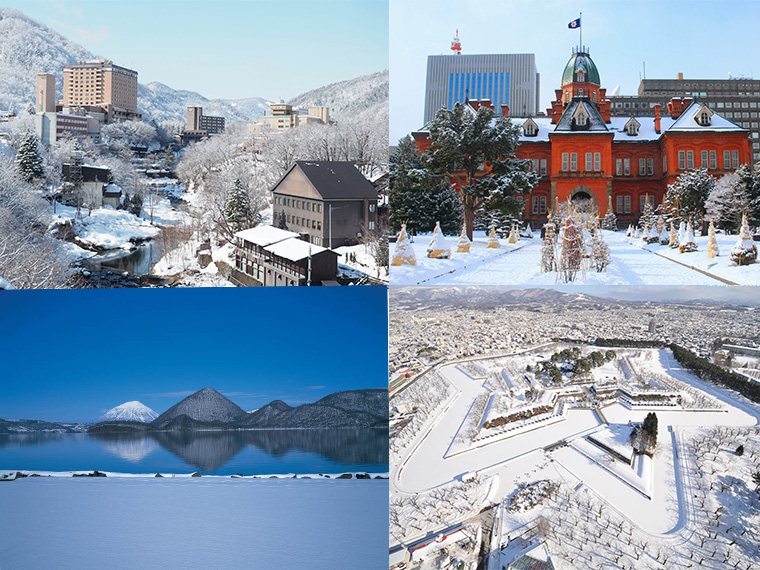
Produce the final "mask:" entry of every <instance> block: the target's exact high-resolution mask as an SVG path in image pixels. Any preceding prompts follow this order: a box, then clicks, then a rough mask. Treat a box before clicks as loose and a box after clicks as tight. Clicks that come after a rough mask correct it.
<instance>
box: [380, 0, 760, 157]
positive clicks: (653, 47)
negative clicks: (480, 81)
mask: <svg viewBox="0 0 760 570" xmlns="http://www.w3.org/2000/svg"><path fill="white" fill-rule="evenodd" d="M537 6H538V3H537V2H518V1H514V0H513V1H509V2H501V3H485V2H482V1H479V0H478V1H476V0H469V1H466V2H451V1H450V0H447V1H445V2H436V3H432V2H430V1H420V2H416V3H413V4H412V3H403V2H401V1H400V0H390V36H391V37H390V67H391V75H392V81H391V89H390V101H391V103H390V110H391V125H390V135H389V138H390V140H389V142H390V144H392V145H395V144H397V143H398V140H399V138H401V137H403V136H404V135H406V134H409V133H410V132H411V131H413V130H415V129H419V128H421V127H422V126H423V124H422V123H423V110H424V94H425V74H426V65H427V57H428V56H429V55H439V54H451V53H453V52H452V51H451V50H450V49H449V47H450V42H451V40H452V38H453V36H454V34H455V33H456V31H457V29H458V31H459V37H460V39H461V43H462V53H463V54H491V53H534V54H535V55H536V66H537V68H538V72H539V73H540V75H541V78H540V98H539V99H540V105H539V110H540V111H542V112H543V111H545V109H546V108H547V107H548V106H549V103H550V101H551V100H552V99H553V98H554V90H555V89H558V88H559V87H560V78H561V75H562V70H563V69H564V67H565V64H566V63H567V61H568V60H569V59H570V56H571V54H572V48H573V47H575V46H577V45H578V43H579V40H580V37H579V36H580V32H579V31H578V30H574V29H569V28H568V24H569V23H570V22H571V21H573V20H575V19H577V18H578V17H579V13H580V12H582V13H583V16H582V22H581V30H582V33H583V44H584V45H585V46H588V48H589V51H590V55H591V58H592V59H593V60H594V62H595V63H596V65H597V67H598V69H599V74H600V76H601V81H602V87H605V88H607V92H608V94H611V93H612V91H613V90H614V89H615V87H617V86H620V94H621V95H635V94H636V93H637V91H638V85H639V81H640V79H641V78H642V77H643V72H644V69H643V68H644V64H646V77H647V78H660V79H667V78H671V77H672V78H675V77H676V75H677V74H678V73H679V72H682V73H684V77H685V78H687V79H689V78H693V79H723V78H726V77H727V74H728V73H731V74H732V76H733V77H740V76H748V77H751V76H757V75H760V64H758V62H757V61H756V59H755V58H753V57H752V53H751V52H748V51H747V50H746V49H745V47H744V44H745V37H746V36H745V35H744V34H740V33H737V30H743V29H746V30H749V29H752V28H754V27H757V25H758V24H760V13H758V12H757V10H755V9H754V5H753V4H751V3H750V2H748V1H747V0H733V1H731V2H726V3H722V4H720V8H721V9H722V10H721V12H720V17H719V19H718V20H717V21H716V19H713V18H705V17H704V15H705V11H707V12H708V13H711V12H713V11H715V10H716V9H717V8H718V4H716V3H714V2H709V1H707V0H703V1H698V2H689V3H686V2H685V1H682V0H678V1H674V2H668V3H665V4H663V3H656V2H652V1H646V2H636V3H633V2H616V3H614V4H611V3H609V2H599V1H597V0H579V1H577V2H572V3H570V2H566V1H564V0H553V1H549V2H542V3H541V5H540V10H539V9H538V8H537ZM700 8H701V9H700ZM726 8H728V9H726ZM652 15H653V17H650V16H652ZM644 16H646V18H644ZM422 20H424V21H425V22H426V26H425V28H424V29H425V32H424V33H421V32H420V28H419V22H420V21H422ZM706 38H709V41H706ZM716 47H717V49H716ZM452 57H456V56H454V55H452Z"/></svg>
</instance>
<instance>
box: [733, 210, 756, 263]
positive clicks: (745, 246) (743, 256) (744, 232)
mask: <svg viewBox="0 0 760 570" xmlns="http://www.w3.org/2000/svg"><path fill="white" fill-rule="evenodd" d="M731 261H733V262H734V263H735V264H736V265H749V264H750V263H754V262H755V261H757V246H756V245H755V244H754V243H753V242H752V232H750V231H749V223H748V222H747V213H746V212H745V213H744V215H743V216H742V229H741V231H740V232H739V239H738V240H737V241H736V245H735V246H734V247H733V248H732V249H731Z"/></svg>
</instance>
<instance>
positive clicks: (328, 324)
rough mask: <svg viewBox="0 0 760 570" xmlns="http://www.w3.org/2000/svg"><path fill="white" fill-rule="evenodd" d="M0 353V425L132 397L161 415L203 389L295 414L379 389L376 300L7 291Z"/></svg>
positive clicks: (380, 309) (373, 291) (329, 293)
mask: <svg viewBox="0 0 760 570" xmlns="http://www.w3.org/2000/svg"><path fill="white" fill-rule="evenodd" d="M343 339H351V340H352V341H353V343H345V342H341V341H342V340H343ZM0 344H1V345H2V346H3V350H4V354H5V355H6V357H5V358H4V359H3V361H2V362H0V378H3V380H4V382H3V397H2V399H1V400H0V418H3V419H35V420H45V421H78V422H91V421H94V420H96V419H97V418H98V417H99V416H100V415H101V414H102V413H103V412H105V411H107V410H109V409H110V408H112V407H115V406H117V405H120V404H122V403H124V402H127V401H131V400H139V401H141V402H142V403H143V404H145V405H147V406H148V407H150V408H152V409H153V410H154V411H156V412H157V413H159V414H160V413H162V412H164V411H166V410H167V409H168V408H170V407H171V406H173V405H174V404H176V403H177V402H179V401H180V400H182V399H183V398H185V397H186V396H188V395H190V394H191V393H193V392H196V391H197V390H201V389H202V388H206V387H211V388H215V389H216V390H218V391H219V392H221V393H222V394H224V395H225V396H227V397H228V398H229V399H231V400H232V401H233V402H235V403H236V404H237V405H239V406H240V407H242V408H243V409H245V410H251V409H254V408H258V407H261V406H263V405H265V404H268V403H269V402H271V401H273V400H276V399H281V400H283V401H285V402H286V403H287V404H289V405H291V406H297V405H300V404H305V403H310V402H315V401H317V400H319V399H320V398H322V397H324V396H326V395H328V394H331V393H333V392H338V391H343V390H355V389H363V388H383V387H384V383H385V382H386V378H387V366H388V358H387V350H386V347H387V302H386V293H385V289H384V288H382V287H352V288H344V287H336V288H323V287H317V288H299V289H298V290H293V289H290V288H286V287H282V288H279V287H277V288H274V287H273V288H267V289H261V288H256V289H246V288H241V289H224V288H222V289H215V288H198V289H194V288H187V289H174V290H170V291H169V292H167V291H166V290H163V289H158V290H151V291H143V290H142V289H138V290H131V289H96V290H74V291H65V292H64V291H58V290H56V291H14V292H12V293H8V294H4V295H0ZM358 371H360V372H358Z"/></svg>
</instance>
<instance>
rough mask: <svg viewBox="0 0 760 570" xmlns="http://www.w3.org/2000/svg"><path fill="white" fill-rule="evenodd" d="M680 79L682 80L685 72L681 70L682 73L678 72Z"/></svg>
mask: <svg viewBox="0 0 760 570" xmlns="http://www.w3.org/2000/svg"><path fill="white" fill-rule="evenodd" d="M678 79H679V80H680V79H683V72H681V73H679V74H678Z"/></svg>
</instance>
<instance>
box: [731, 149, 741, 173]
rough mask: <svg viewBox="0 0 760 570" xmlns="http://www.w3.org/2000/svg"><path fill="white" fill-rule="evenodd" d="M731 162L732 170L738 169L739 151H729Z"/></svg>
mask: <svg viewBox="0 0 760 570" xmlns="http://www.w3.org/2000/svg"><path fill="white" fill-rule="evenodd" d="M731 161H732V162H733V164H732V168H734V169H737V168H739V151H738V150H734V151H731Z"/></svg>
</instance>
